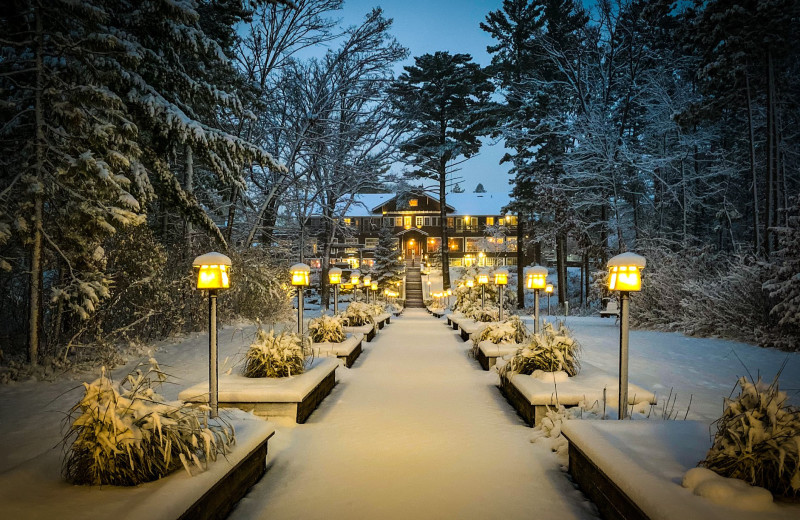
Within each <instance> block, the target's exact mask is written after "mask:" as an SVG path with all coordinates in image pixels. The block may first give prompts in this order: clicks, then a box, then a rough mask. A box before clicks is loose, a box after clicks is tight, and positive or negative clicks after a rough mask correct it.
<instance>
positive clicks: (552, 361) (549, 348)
mask: <svg viewBox="0 0 800 520" xmlns="http://www.w3.org/2000/svg"><path fill="white" fill-rule="evenodd" d="M580 353H581V345H580V343H578V341H577V340H576V339H575V338H573V337H572V331H571V330H570V329H568V328H567V326H566V325H564V323H563V322H558V324H557V325H556V326H555V327H553V324H552V323H545V324H544V326H543V327H542V332H540V333H539V334H533V335H532V336H530V339H529V343H528V344H527V345H525V346H524V347H522V348H520V349H519V350H517V352H516V353H515V354H514V357H513V358H511V361H510V362H509V363H507V364H506V365H505V366H503V368H502V369H501V370H502V374H501V375H503V376H506V375H507V374H508V373H509V372H514V373H518V374H532V373H533V371H534V370H542V371H544V372H558V371H562V370H563V371H564V372H566V373H567V375H569V376H574V375H577V374H578V372H579V371H580V369H581V364H580V360H579V357H580Z"/></svg>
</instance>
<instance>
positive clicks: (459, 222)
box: [448, 218, 464, 233]
mask: <svg viewBox="0 0 800 520" xmlns="http://www.w3.org/2000/svg"><path fill="white" fill-rule="evenodd" d="M448 220H450V219H448ZM463 232H464V219H463V218H457V219H456V233H463Z"/></svg>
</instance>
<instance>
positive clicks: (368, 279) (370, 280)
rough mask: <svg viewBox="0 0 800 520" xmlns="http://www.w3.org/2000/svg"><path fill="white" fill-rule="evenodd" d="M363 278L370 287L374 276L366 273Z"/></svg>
mask: <svg viewBox="0 0 800 520" xmlns="http://www.w3.org/2000/svg"><path fill="white" fill-rule="evenodd" d="M362 280H363V282H364V287H368V286H369V284H370V282H372V277H371V276H370V275H368V274H365V275H364V277H363V278H362Z"/></svg>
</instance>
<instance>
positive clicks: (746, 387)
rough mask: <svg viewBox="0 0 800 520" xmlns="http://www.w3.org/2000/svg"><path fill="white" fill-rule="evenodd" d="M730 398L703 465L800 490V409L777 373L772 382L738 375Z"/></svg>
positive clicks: (774, 488) (785, 492)
mask: <svg viewBox="0 0 800 520" xmlns="http://www.w3.org/2000/svg"><path fill="white" fill-rule="evenodd" d="M739 387H740V392H739V395H738V396H737V397H736V398H734V399H726V400H725V411H724V412H723V413H722V417H720V418H719V419H718V420H717V422H716V424H717V433H716V435H715V436H714V444H713V445H712V447H711V449H710V450H709V451H708V454H707V455H706V458H705V460H703V461H702V462H701V463H700V465H701V466H703V467H706V468H708V469H710V470H712V471H714V472H716V473H718V474H719V475H722V476H723V477H729V478H738V479H741V480H744V481H745V482H747V483H749V484H751V485H753V486H759V487H763V488H766V489H768V490H769V491H771V492H772V493H773V494H775V495H779V496H785V497H796V496H800V409H798V408H796V407H793V406H790V405H789V404H788V400H787V395H786V393H785V392H781V391H780V390H779V389H778V379H777V377H776V378H775V381H773V382H772V384H770V385H767V384H766V383H764V382H763V381H761V379H759V380H758V381H756V382H751V381H748V380H747V379H746V378H744V377H743V378H741V379H739Z"/></svg>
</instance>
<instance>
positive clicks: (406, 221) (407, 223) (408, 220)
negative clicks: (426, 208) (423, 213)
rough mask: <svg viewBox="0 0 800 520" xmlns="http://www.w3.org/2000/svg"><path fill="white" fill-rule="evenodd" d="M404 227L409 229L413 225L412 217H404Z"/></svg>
mask: <svg viewBox="0 0 800 520" xmlns="http://www.w3.org/2000/svg"><path fill="white" fill-rule="evenodd" d="M403 227H404V228H406V229H408V228H410V227H411V217H410V216H409V217H403Z"/></svg>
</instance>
